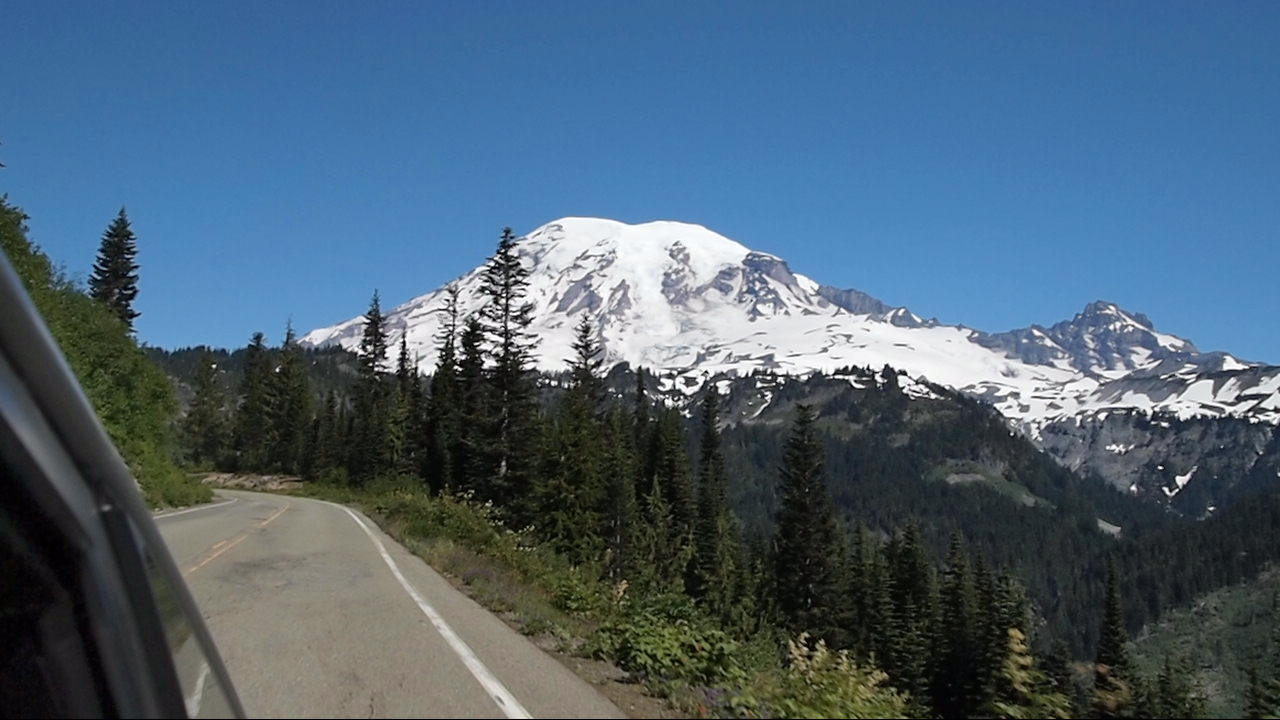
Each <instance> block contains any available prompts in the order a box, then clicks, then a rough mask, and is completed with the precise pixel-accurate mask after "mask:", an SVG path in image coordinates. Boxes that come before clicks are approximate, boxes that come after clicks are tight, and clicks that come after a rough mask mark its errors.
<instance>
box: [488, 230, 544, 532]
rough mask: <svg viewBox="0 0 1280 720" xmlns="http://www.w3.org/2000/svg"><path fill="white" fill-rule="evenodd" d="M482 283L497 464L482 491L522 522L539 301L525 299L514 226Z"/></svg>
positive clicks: (530, 452) (523, 271)
mask: <svg viewBox="0 0 1280 720" xmlns="http://www.w3.org/2000/svg"><path fill="white" fill-rule="evenodd" d="M482 282H483V284H482V286H481V292H482V293H483V295H484V297H485V299H486V303H485V305H484V308H483V309H482V310H481V319H482V321H483V324H484V330H485V335H486V338H487V340H488V343H489V346H490V354H491V355H492V357H493V364H492V366H491V367H490V368H489V369H488V373H487V380H488V385H489V388H490V393H491V401H492V405H491V410H492V411H493V416H492V418H491V423H489V427H490V430H491V433H492V435H491V437H490V439H489V444H490V448H491V450H492V452H493V456H494V463H493V473H492V475H491V476H489V477H487V478H484V480H485V482H483V484H482V486H481V488H480V489H481V493H482V496H483V497H485V498H487V499H490V500H493V501H494V502H496V503H498V504H499V505H501V506H504V507H506V508H507V509H508V511H509V512H510V513H511V515H512V516H513V517H515V518H516V519H517V522H520V521H522V520H523V521H527V520H529V519H531V518H530V517H529V511H528V507H527V506H528V500H529V497H528V495H529V483H530V480H531V468H530V465H531V461H532V459H533V456H534V453H533V443H534V441H535V439H536V434H535V429H536V420H537V418H536V411H537V405H536V400H535V392H536V390H537V388H536V385H535V383H534V377H533V373H532V365H533V350H534V347H535V345H536V344H537V343H536V339H535V338H534V337H533V335H532V334H531V333H530V332H529V324H530V323H531V322H532V321H533V314H532V313H533V304H532V303H529V302H526V301H525V293H526V292H527V290H528V285H529V271H528V270H527V269H526V268H525V267H524V265H523V264H522V263H521V262H520V257H519V255H518V254H517V252H516V237H515V235H513V234H512V232H511V228H503V230H502V236H501V238H499V240H498V248H497V250H496V251H495V252H494V254H493V256H492V257H491V258H489V261H488V263H487V264H486V265H485V270H484V275H483V281H482Z"/></svg>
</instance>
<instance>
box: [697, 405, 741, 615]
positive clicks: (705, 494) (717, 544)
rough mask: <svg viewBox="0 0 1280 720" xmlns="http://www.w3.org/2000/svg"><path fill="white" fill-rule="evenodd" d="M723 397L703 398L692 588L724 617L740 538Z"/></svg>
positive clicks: (714, 611) (728, 601)
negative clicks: (730, 489)
mask: <svg viewBox="0 0 1280 720" xmlns="http://www.w3.org/2000/svg"><path fill="white" fill-rule="evenodd" d="M719 400H720V396H719V393H718V392H717V391H716V389H715V387H714V386H712V387H709V388H707V390H706V392H705V394H704V395H703V398H702V435H701V438H700V442H699V452H698V501H697V521H696V523H695V525H694V549H695V553H696V554H695V556H694V573H693V581H694V582H693V583H692V585H691V587H690V591H691V594H692V595H693V596H694V597H695V598H701V599H703V600H704V601H705V603H706V604H707V606H708V607H709V608H711V610H712V612H713V613H714V614H715V615H717V616H721V617H723V616H724V615H725V613H726V612H727V611H728V609H729V605H730V603H731V601H732V597H731V595H730V592H731V591H732V589H733V584H734V578H733V575H734V571H735V560H736V555H737V552H738V551H737V547H736V546H737V538H736V537H734V535H735V534H736V533H735V532H734V522H733V518H732V516H731V515H730V514H729V510H728V507H727V504H726V499H725V494H726V491H725V484H726V481H725V469H724V454H723V453H722V452H721V450H720V431H719V428H718V426H717V423H718V422H719V414H720V402H719Z"/></svg>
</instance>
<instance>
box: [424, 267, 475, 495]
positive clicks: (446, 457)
mask: <svg viewBox="0 0 1280 720" xmlns="http://www.w3.org/2000/svg"><path fill="white" fill-rule="evenodd" d="M457 337H458V286H457V285H456V284H455V283H449V285H448V286H446V288H445V310H444V322H443V323H442V324H441V327H440V331H439V333H438V334H437V335H436V338H435V342H436V348H437V351H436V369H435V373H433V374H432V376H431V397H430V399H429V400H428V401H427V410H426V413H427V415H426V434H427V447H426V456H425V458H424V463H423V465H424V466H423V475H424V476H426V479H427V484H428V485H429V486H430V487H431V488H432V489H433V490H434V491H436V492H441V491H443V490H445V489H447V488H450V487H453V486H454V485H455V483H456V482H457V480H456V478H455V473H456V472H457V468H456V458H455V457H454V452H455V450H456V449H457V447H458V444H459V442H460V438H459V433H460V430H459V417H460V412H461V407H460V402H461V399H460V396H459V389H458V359H457V350H456V347H457V345H456V343H457ZM477 377H479V375H478V374H477Z"/></svg>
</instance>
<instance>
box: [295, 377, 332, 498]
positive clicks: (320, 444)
mask: <svg viewBox="0 0 1280 720" xmlns="http://www.w3.org/2000/svg"><path fill="white" fill-rule="evenodd" d="M338 423H339V416H338V400H337V391H334V390H331V391H329V393H328V394H327V395H325V397H324V400H323V402H321V403H320V408H319V410H317V411H316V415H315V419H314V420H313V421H312V422H311V433H310V439H309V441H308V443H307V451H306V455H305V456H304V458H303V465H302V476H303V477H304V478H305V479H307V480H316V479H319V478H320V477H321V476H323V475H325V474H326V473H327V472H328V471H329V470H331V469H332V468H333V467H334V466H335V465H336V464H337V458H336V455H335V448H338V447H340V446H341V444H340V443H341V439H340V437H339V433H338V430H339V424H338Z"/></svg>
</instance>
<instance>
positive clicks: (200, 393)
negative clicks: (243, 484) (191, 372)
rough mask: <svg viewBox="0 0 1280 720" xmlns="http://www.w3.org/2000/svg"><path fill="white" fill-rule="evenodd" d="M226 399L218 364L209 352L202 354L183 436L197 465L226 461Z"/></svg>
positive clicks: (205, 351)
mask: <svg viewBox="0 0 1280 720" xmlns="http://www.w3.org/2000/svg"><path fill="white" fill-rule="evenodd" d="M225 402H226V398H225V397H224V395H223V392H222V386H221V385H219V384H218V365H217V363H216V362H215V361H214V356H213V353H210V352H209V351H208V350H207V349H206V350H204V351H203V352H202V353H201V354H200V359H199V361H198V365H197V366H196V377H195V396H194V397H193V398H192V399H191V408H190V409H189V410H188V411H187V417H186V419H185V420H184V421H183V434H184V435H185V438H186V446H187V449H188V454H189V455H190V457H191V461H192V462H193V463H195V464H196V465H205V466H208V465H213V464H216V463H219V462H221V461H222V456H223V453H224V452H225V447H226V441H227V437H226V433H227V427H226V422H227V421H226V417H225V414H224V411H223V405H224V404H225Z"/></svg>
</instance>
